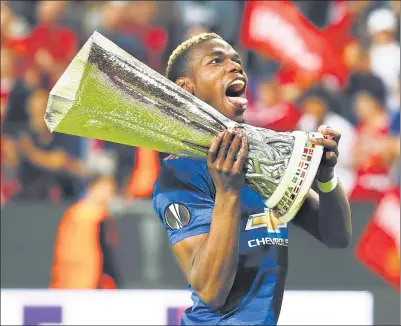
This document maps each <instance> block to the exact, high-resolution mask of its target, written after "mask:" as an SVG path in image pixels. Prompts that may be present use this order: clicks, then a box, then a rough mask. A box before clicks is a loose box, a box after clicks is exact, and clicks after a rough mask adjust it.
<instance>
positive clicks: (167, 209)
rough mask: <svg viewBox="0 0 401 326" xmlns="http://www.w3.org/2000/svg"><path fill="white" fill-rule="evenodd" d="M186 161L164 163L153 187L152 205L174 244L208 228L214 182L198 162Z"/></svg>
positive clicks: (175, 160) (208, 229)
mask: <svg viewBox="0 0 401 326" xmlns="http://www.w3.org/2000/svg"><path fill="white" fill-rule="evenodd" d="M188 161H190V160H187V159H173V160H172V162H171V163H168V164H165V165H164V167H163V168H162V172H161V173H160V176H159V179H158V180H157V182H156V184H155V188H154V194H153V208H154V210H155V211H156V213H157V215H158V217H159V219H160V221H161V222H162V224H163V226H164V228H165V229H166V231H167V234H168V237H169V239H170V242H171V243H172V244H173V245H174V244H176V243H177V242H179V241H181V240H184V239H186V238H188V237H192V236H196V235H199V234H204V233H208V232H209V231H210V224H211V217H212V212H213V207H214V200H213V189H214V188H213V183H212V181H211V178H210V176H209V175H208V174H207V173H206V170H204V169H202V167H201V166H199V163H198V164H196V163H192V162H189V163H188Z"/></svg>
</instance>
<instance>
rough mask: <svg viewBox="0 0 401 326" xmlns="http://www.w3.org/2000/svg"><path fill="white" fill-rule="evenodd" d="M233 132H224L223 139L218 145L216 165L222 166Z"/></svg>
mask: <svg viewBox="0 0 401 326" xmlns="http://www.w3.org/2000/svg"><path fill="white" fill-rule="evenodd" d="M233 135H234V132H232V131H228V130H227V131H226V132H225V134H224V137H223V141H222V142H221V144H220V148H219V153H218V154H217V159H216V163H217V164H218V165H221V166H223V162H224V160H225V159H226V156H227V152H228V149H229V148H230V144H231V140H232V138H233Z"/></svg>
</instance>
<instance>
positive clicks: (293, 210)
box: [265, 131, 323, 224]
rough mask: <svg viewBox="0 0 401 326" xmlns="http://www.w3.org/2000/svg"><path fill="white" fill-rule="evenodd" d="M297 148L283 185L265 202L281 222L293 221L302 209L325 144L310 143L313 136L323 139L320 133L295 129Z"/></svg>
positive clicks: (293, 153)
mask: <svg viewBox="0 0 401 326" xmlns="http://www.w3.org/2000/svg"><path fill="white" fill-rule="evenodd" d="M292 135H293V136H294V137H295V143H294V149H293V152H292V155H291V159H290V161H289V164H288V167H287V169H286V171H285V174H284V175H283V177H282V179H281V181H280V184H279V185H278V187H277V188H276V190H275V191H274V193H273V194H272V196H271V197H270V198H269V199H268V200H266V201H265V205H266V206H267V207H268V208H269V209H271V210H272V211H273V212H274V215H275V216H276V217H277V218H278V219H279V220H280V222H281V223H283V224H284V223H288V222H289V221H291V220H292V219H293V218H294V217H295V216H296V214H297V213H298V211H299V209H300V208H301V206H302V204H303V202H304V200H305V197H306V196H307V194H308V192H309V190H310V188H311V186H312V183H313V181H314V179H315V177H316V174H317V172H318V169H319V166H320V161H321V159H322V155H323V146H319V145H314V144H312V143H311V141H310V139H311V137H315V138H322V137H323V136H322V134H320V133H317V132H316V133H305V132H301V131H294V132H292Z"/></svg>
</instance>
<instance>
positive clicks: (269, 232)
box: [240, 187, 288, 255]
mask: <svg viewBox="0 0 401 326" xmlns="http://www.w3.org/2000/svg"><path fill="white" fill-rule="evenodd" d="M241 207H242V214H241V225H240V232H241V233H240V254H245V255H246V254H252V253H259V252H267V251H269V250H270V249H271V248H275V249H277V250H281V249H285V250H286V249H287V247H288V229H287V224H281V223H280V222H279V221H278V220H277V219H275V218H274V217H272V216H271V214H269V211H268V210H267V209H266V207H265V205H264V202H263V199H262V197H261V196H259V195H258V194H257V193H255V192H253V191H252V190H250V189H249V188H247V187H245V188H244V191H243V193H242V197H241Z"/></svg>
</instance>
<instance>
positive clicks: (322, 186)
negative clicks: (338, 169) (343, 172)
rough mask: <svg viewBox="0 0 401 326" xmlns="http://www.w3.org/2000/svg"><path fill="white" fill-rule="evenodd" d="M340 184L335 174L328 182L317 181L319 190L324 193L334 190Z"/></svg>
mask: <svg viewBox="0 0 401 326" xmlns="http://www.w3.org/2000/svg"><path fill="white" fill-rule="evenodd" d="M337 185H338V177H337V176H336V175H334V177H333V178H332V179H331V180H329V181H327V182H320V181H318V182H317V186H318V188H319V190H320V191H321V192H323V193H328V192H332V191H333V190H334V189H335V188H336V187H337Z"/></svg>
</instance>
